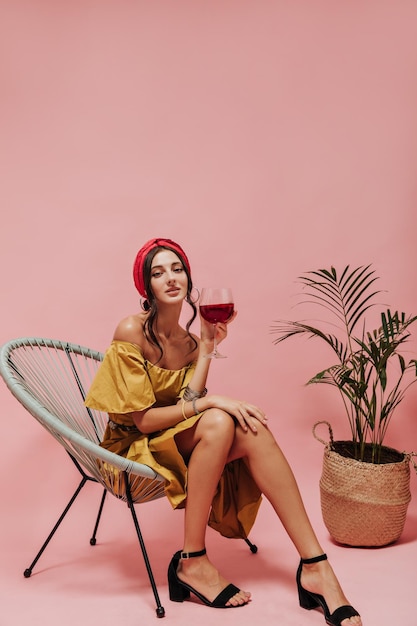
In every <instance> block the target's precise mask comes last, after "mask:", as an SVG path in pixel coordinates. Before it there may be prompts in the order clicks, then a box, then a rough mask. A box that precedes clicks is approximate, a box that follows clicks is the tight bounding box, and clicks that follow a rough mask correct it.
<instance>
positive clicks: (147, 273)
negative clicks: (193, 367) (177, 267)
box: [143, 246, 198, 361]
mask: <svg viewBox="0 0 417 626" xmlns="http://www.w3.org/2000/svg"><path fill="white" fill-rule="evenodd" d="M161 250H170V251H171V252H173V253H174V254H175V255H176V256H177V257H178V258H179V260H180V261H181V263H182V267H183V269H184V272H185V273H186V275H187V295H186V296H185V301H186V302H187V303H188V304H189V305H190V307H191V309H192V315H191V318H190V319H189V320H188V322H187V324H186V326H185V329H186V331H187V334H188V336H189V337H190V339H191V341H192V342H193V344H194V348H193V350H195V348H197V346H198V344H197V342H196V340H195V339H194V337H193V336H192V335H191V333H190V327H191V324H192V323H193V322H194V320H195V318H196V317H197V307H196V305H195V302H194V301H193V299H192V297H191V292H192V289H193V282H192V280H191V274H190V272H189V270H188V268H187V265H186V264H185V263H184V261H183V259H182V258H181V255H179V254H178V252H177V251H176V250H174V249H173V248H170V247H169V246H157V247H156V248H153V249H152V250H151V251H150V252H149V253H148V254H147V256H146V258H145V262H144V264H143V281H144V284H145V290H146V294H147V297H146V299H145V300H144V301H143V308H144V310H145V311H147V312H149V315H148V317H147V318H146V320H145V322H144V324H143V332H144V335H145V337H146V339H147V340H148V341H149V342H150V343H152V344H153V345H154V346H156V347H157V348H158V350H159V351H160V353H161V356H160V357H159V359H158V361H160V360H161V359H162V356H163V354H164V351H163V349H162V346H161V344H160V343H159V341H158V337H157V333H156V330H155V326H156V320H157V317H158V307H157V304H156V299H155V296H154V294H153V291H152V287H151V278H152V273H151V269H152V261H153V259H154V257H155V255H156V254H158V252H161ZM191 352H192V350H191Z"/></svg>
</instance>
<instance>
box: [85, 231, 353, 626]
mask: <svg viewBox="0 0 417 626" xmlns="http://www.w3.org/2000/svg"><path fill="white" fill-rule="evenodd" d="M134 281H135V285H136V287H137V289H138V291H139V293H140V294H141V296H142V297H143V298H144V302H143V309H144V310H143V311H142V312H140V313H137V314H134V315H130V316H129V317H127V318H125V319H124V320H122V321H121V322H120V324H119V325H118V327H117V328H116V331H115V334H114V338H113V342H112V344H111V346H110V348H109V349H108V351H107V352H106V356H105V359H104V361H103V364H102V366H101V368H100V370H99V372H98V373H97V376H96V378H95V380H94V382H93V384H92V386H91V389H90V391H89V394H88V397H87V399H86V404H87V406H89V407H91V408H96V409H99V410H102V411H105V412H107V413H109V425H108V427H107V430H106V433H105V436H104V440H103V443H102V445H103V446H105V447H106V448H108V449H110V450H112V451H114V452H117V453H119V454H123V455H125V456H127V457H128V458H132V459H133V460H135V461H138V462H141V463H145V464H147V465H150V466H151V467H153V468H154V469H155V470H156V471H157V472H159V473H160V474H162V475H163V476H164V478H165V480H166V487H165V490H166V495H167V496H168V498H169V499H170V501H171V503H172V505H173V507H175V508H176V507H185V516H184V542H183V547H182V550H181V551H180V552H177V553H176V554H175V555H174V556H173V558H172V561H171V563H170V565H169V569H168V582H169V592H170V598H171V600H173V601H176V602H182V601H183V600H184V599H186V598H188V597H189V595H190V592H192V593H193V594H195V595H196V596H197V597H198V598H200V600H201V601H202V602H203V603H204V604H207V605H208V606H213V607H216V608H233V607H241V606H244V605H246V604H247V603H248V602H249V601H250V593H248V592H246V591H243V590H240V589H238V588H237V587H235V586H234V585H232V584H230V583H228V582H227V581H226V580H225V579H224V578H223V577H222V576H221V574H219V572H218V571H217V569H216V568H215V567H214V565H213V564H212V563H211V562H210V560H209V558H208V556H207V554H206V550H205V534H206V527H207V521H208V519H209V524H210V525H211V526H213V527H214V528H216V529H217V530H219V531H220V532H221V533H222V534H224V535H226V536H233V537H236V536H242V537H245V536H246V535H247V533H248V532H249V530H250V528H251V526H252V524H253V522H254V519H255V516H256V513H257V510H258V507H259V503H260V495H261V493H262V494H264V495H265V496H266V498H267V499H268V500H269V501H270V503H271V505H272V506H273V508H274V510H275V512H276V513H277V515H278V517H279V519H280V520H281V523H282V524H283V525H284V528H285V529H286V531H287V533H288V535H289V537H290V539H291V540H292V542H293V543H294V546H295V548H296V549H297V551H298V553H299V555H300V559H301V560H300V565H299V568H298V571H297V576H296V581H297V586H298V592H299V600H300V605H301V606H302V607H303V608H306V609H313V608H316V607H321V608H322V610H323V612H324V616H325V619H326V621H327V623H328V624H332V625H333V626H351V625H353V624H354V625H355V626H361V625H362V622H361V619H360V617H359V614H358V613H357V611H356V610H355V609H353V608H352V607H351V606H350V605H349V603H348V601H347V600H346V597H345V596H344V594H343V591H342V589H341V588H340V585H339V583H338V581H337V579H336V576H335V574H334V573H333V570H332V568H331V567H330V565H329V563H328V561H327V556H326V555H325V554H323V550H322V548H321V546H320V544H319V542H318V539H317V537H316V535H315V533H314V531H313V529H312V527H311V524H310V522H309V519H308V517H307V514H306V512H305V509H304V505H303V502H302V500H301V496H300V493H299V490H298V487H297V484H296V482H295V479H294V476H293V474H292V471H291V469H290V467H289V465H288V463H287V461H286V459H285V457H284V455H283V454H282V452H281V450H280V448H279V447H278V445H277V443H276V441H275V439H274V437H273V435H272V434H271V432H270V430H269V429H268V427H267V418H266V416H265V414H264V413H263V411H262V410H261V409H259V408H258V407H256V406H254V405H252V404H250V403H249V402H246V401H241V400H235V399H233V398H229V397H226V396H220V395H214V394H207V390H206V388H205V387H206V381H207V376H208V372H209V368H210V363H211V360H210V359H208V358H206V355H207V354H209V353H210V352H211V350H212V348H213V327H212V325H211V324H209V323H207V322H205V321H204V320H203V319H201V320H200V322H201V333H200V337H199V338H197V337H196V336H195V335H193V334H191V333H190V331H189V328H190V326H191V324H192V322H193V321H194V319H195V317H196V314H197V310H196V307H195V304H194V302H193V300H192V297H191V291H192V281H191V271H190V264H189V261H188V258H187V256H186V254H185V252H184V250H183V249H182V248H181V247H180V246H179V245H178V244H177V243H175V242H173V241H171V240H169V239H152V240H150V241H148V242H147V243H146V244H145V245H144V246H143V247H142V248H141V249H140V250H139V252H138V254H137V257H136V261H135V264H134ZM184 300H185V301H186V302H188V303H189V304H190V306H191V307H192V311H193V314H192V317H191V319H190V320H189V322H188V324H187V325H186V328H185V329H184V328H182V327H181V326H180V324H179V319H180V314H181V310H182V305H183V302H184ZM233 317H234V316H233ZM233 317H232V319H231V320H230V321H232V320H233ZM230 321H229V322H228V323H230ZM216 333H217V334H216V336H217V340H218V341H219V342H220V341H221V340H222V339H224V338H225V337H226V334H227V324H218V325H217V331H216Z"/></svg>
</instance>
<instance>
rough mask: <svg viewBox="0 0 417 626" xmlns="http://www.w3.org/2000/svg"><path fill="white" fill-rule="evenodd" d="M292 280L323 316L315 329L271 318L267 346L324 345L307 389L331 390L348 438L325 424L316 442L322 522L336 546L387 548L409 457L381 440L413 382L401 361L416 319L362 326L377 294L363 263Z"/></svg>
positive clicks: (410, 364)
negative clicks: (290, 342) (304, 340)
mask: <svg viewBox="0 0 417 626" xmlns="http://www.w3.org/2000/svg"><path fill="white" fill-rule="evenodd" d="M299 280H300V282H301V284H302V286H303V292H304V293H305V296H306V299H307V301H308V303H309V304H313V305H316V306H318V307H320V308H321V309H322V310H324V311H326V313H327V315H328V319H327V321H325V320H323V322H322V323H320V325H319V326H315V325H312V324H309V323H306V322H304V321H288V320H278V321H277V322H275V324H274V326H273V327H272V332H273V333H276V334H277V338H276V339H275V340H274V343H275V344H279V343H281V342H282V341H285V340H286V339H289V338H290V337H294V336H297V335H303V336H306V337H310V338H315V339H320V340H321V341H323V342H324V343H325V344H327V346H328V347H329V349H330V351H331V352H332V353H333V355H334V362H333V363H332V364H331V365H330V366H329V367H327V368H326V369H324V370H322V371H320V372H318V373H317V374H315V375H314V376H313V377H312V378H311V379H310V380H309V381H308V382H307V384H315V383H318V384H327V385H331V386H333V387H335V388H336V389H337V390H338V392H339V393H340V396H341V399H342V401H343V405H344V410H345V414H346V416H347V418H348V422H349V426H350V431H351V435H352V437H351V439H350V440H349V441H334V440H333V432H332V428H331V425H330V424H329V423H328V422H326V423H327V424H328V427H329V436H330V437H329V438H330V441H329V442H328V443H327V444H326V442H324V441H323V443H324V444H325V451H324V460H323V472H322V476H321V479H320V495H321V505H322V513H323V519H324V522H325V525H326V527H327V529H328V530H329V532H330V534H331V536H332V537H333V538H334V539H335V540H336V541H338V542H339V543H343V544H348V545H356V546H380V545H387V544H388V543H392V542H393V541H396V540H397V539H398V538H399V536H400V535H401V533H402V530H403V527H404V522H405V516H406V512H407V507H408V504H409V501H410V499H411V495H410V487H409V483H410V459H411V458H412V454H413V453H409V454H407V453H403V452H399V451H398V450H395V449H393V448H389V447H388V446H385V445H384V439H385V436H386V433H387V429H388V427H389V425H390V423H391V420H392V417H393V415H394V413H395V410H396V409H397V407H398V405H399V404H400V403H401V401H402V400H403V398H404V396H405V393H406V391H407V389H408V388H409V387H410V385H412V384H413V383H414V382H416V380H417V360H416V359H414V358H412V359H409V360H406V357H405V356H404V346H405V344H406V343H407V341H408V340H409V339H410V336H411V335H410V329H411V327H412V325H413V324H414V323H415V322H416V321H417V316H416V315H407V314H405V313H400V312H398V311H395V312H393V311H391V310H390V309H386V310H383V311H382V312H380V324H379V326H378V327H377V328H376V329H374V330H368V329H367V328H366V320H365V314H366V312H367V311H369V309H370V308H371V307H374V306H375V305H376V302H375V297H376V296H377V295H378V294H379V293H381V292H380V291H379V290H377V289H375V282H376V280H378V278H377V277H376V276H375V271H374V270H373V269H372V267H371V265H367V266H359V267H355V268H353V269H351V268H350V266H346V267H345V268H343V269H342V271H341V272H338V271H337V270H336V269H335V268H334V267H331V268H330V269H319V270H316V271H311V272H307V273H306V274H304V275H303V276H300V277H299ZM329 316H330V317H329ZM328 328H330V331H329V330H327V329H328ZM319 423H321V422H318V423H317V424H316V425H315V427H314V429H313V432H314V433H315V429H316V427H317V425H318V424H319ZM316 438H317V439H319V438H318V437H316ZM319 440H320V441H322V440H321V439H319ZM368 514H370V515H371V517H368Z"/></svg>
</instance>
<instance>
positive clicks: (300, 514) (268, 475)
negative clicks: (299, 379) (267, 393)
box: [228, 425, 362, 626]
mask: <svg viewBox="0 0 417 626" xmlns="http://www.w3.org/2000/svg"><path fill="white" fill-rule="evenodd" d="M237 458H245V459H246V462H247V464H248V467H249V469H250V471H251V474H252V476H253V478H254V480H255V482H256V483H257V485H258V487H259V488H260V490H261V491H262V493H263V494H264V495H265V497H266V498H267V499H268V500H269V501H270V503H271V504H272V506H273V508H274V510H275V512H276V513H277V515H278V517H279V518H280V520H281V522H282V524H283V526H284V528H285V530H286V531H287V533H288V535H289V537H290V539H291V540H292V542H293V544H294V546H295V548H296V549H297V551H298V553H299V555H300V557H301V558H312V557H314V556H318V555H320V554H322V553H323V549H322V547H321V545H320V543H319V541H318V539H317V537H316V534H315V532H314V530H313V528H312V526H311V523H310V520H309V518H308V516H307V513H306V510H305V508H304V504H303V501H302V498H301V495H300V492H299V489H298V486H297V483H296V481H295V478H294V475H293V473H292V470H291V468H290V466H289V464H288V462H287V460H286V458H285V456H284V455H283V453H282V451H281V449H280V448H279V446H278V444H277V443H276V441H275V439H274V437H273V436H272V434H271V433H270V431H269V430H267V429H266V428H264V427H263V426H261V425H260V426H259V428H258V432H257V434H254V433H253V432H251V431H248V432H246V433H245V432H244V431H243V430H241V429H239V428H237V429H236V433H235V439H234V443H233V446H232V448H231V451H230V455H229V457H228V461H231V460H233V459H237ZM301 580H302V585H303V587H304V588H305V589H307V590H308V591H311V592H314V593H318V594H321V595H323V596H324V598H325V600H326V602H327V605H328V607H329V610H330V612H331V613H333V611H335V610H336V609H337V608H338V607H339V606H342V605H344V604H349V602H348V600H347V599H346V597H345V595H344V594H343V591H342V589H341V587H340V585H339V582H338V581H337V578H336V576H335V574H334V572H333V570H332V568H331V566H330V564H329V563H328V561H321V562H320V563H315V564H313V565H305V566H304V567H303V571H302V578H301ZM342 624H343V626H349V625H352V624H354V625H355V626H361V624H362V622H361V619H360V617H356V616H355V617H352V618H350V619H349V620H344V621H343V622H342Z"/></svg>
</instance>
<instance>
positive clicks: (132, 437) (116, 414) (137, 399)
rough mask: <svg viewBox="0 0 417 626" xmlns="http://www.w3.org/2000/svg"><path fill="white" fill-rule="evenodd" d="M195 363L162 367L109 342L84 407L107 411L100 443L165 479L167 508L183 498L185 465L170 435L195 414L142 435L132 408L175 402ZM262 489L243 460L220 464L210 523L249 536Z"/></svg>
mask: <svg viewBox="0 0 417 626" xmlns="http://www.w3.org/2000/svg"><path fill="white" fill-rule="evenodd" d="M194 367H195V366H194V364H190V365H188V366H186V367H183V368H182V369H180V370H167V369H164V368H161V367H158V366H157V365H153V364H152V363H149V361H147V360H146V359H145V358H144V357H143V355H142V353H141V351H140V349H139V347H138V346H137V345H135V344H132V343H128V342H124V341H113V342H112V343H111V345H110V346H109V348H108V350H107V351H106V354H105V356H104V360H103V362H102V364H101V366H100V368H99V370H98V372H97V374H96V377H95V379H94V380H93V383H92V385H91V387H90V389H89V392H88V395H87V398H86V400H85V404H86V406H88V407H90V408H92V409H97V410H99V411H103V412H105V413H108V415H109V420H110V423H111V426H110V425H108V426H107V428H106V431H105V433H104V438H103V441H102V443H101V445H102V446H103V447H104V448H106V449H108V450H111V451H112V452H115V453H117V454H120V455H122V456H125V457H127V458H129V459H132V460H133V461H136V462H138V463H143V464H145V465H148V466H149V467H152V468H153V469H154V470H155V471H156V472H158V474H161V475H162V476H163V477H164V478H165V494H166V496H167V497H168V499H169V500H170V502H171V505H172V507H173V508H174V509H175V508H183V507H184V506H185V501H186V497H187V465H186V463H185V461H184V459H183V457H182V455H181V454H180V452H179V450H178V448H177V445H176V443H175V435H177V434H178V433H180V432H182V431H184V430H187V429H188V428H192V427H193V426H194V425H195V424H196V422H197V421H198V420H199V419H200V418H201V416H202V415H203V413H199V414H197V415H194V416H193V417H190V418H189V419H187V420H181V421H180V422H179V423H178V424H176V425H175V426H173V427H172V428H167V429H166V430H160V431H157V432H155V433H152V434H151V435H145V434H143V433H141V432H140V431H139V430H137V429H136V428H135V424H134V422H133V419H132V417H131V415H130V414H131V413H132V412H133V411H143V410H145V409H147V408H149V407H151V406H154V407H162V406H169V405H172V404H175V403H176V402H177V401H178V399H179V398H181V397H182V395H183V393H184V389H185V387H186V386H187V384H188V383H189V381H190V380H191V377H192V375H193V371H194ZM126 427H127V429H126ZM260 503H261V493H260V491H259V489H258V487H257V485H256V484H255V482H254V480H253V478H252V476H251V474H250V471H249V469H248V467H247V465H246V464H245V463H244V461H243V460H241V459H238V460H237V461H232V462H231V463H228V464H227V465H226V466H225V469H224V471H223V474H222V477H221V479H220V482H219V485H218V488H217V491H216V494H215V496H214V499H213V502H212V508H211V512H210V519H209V525H210V526H211V527H212V528H214V529H215V530H217V531H218V532H220V533H221V534H222V535H224V536H225V537H242V538H245V537H247V535H248V534H249V531H250V529H251V528H252V525H253V523H254V521H255V518H256V515H257V512H258V509H259V505H260Z"/></svg>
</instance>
